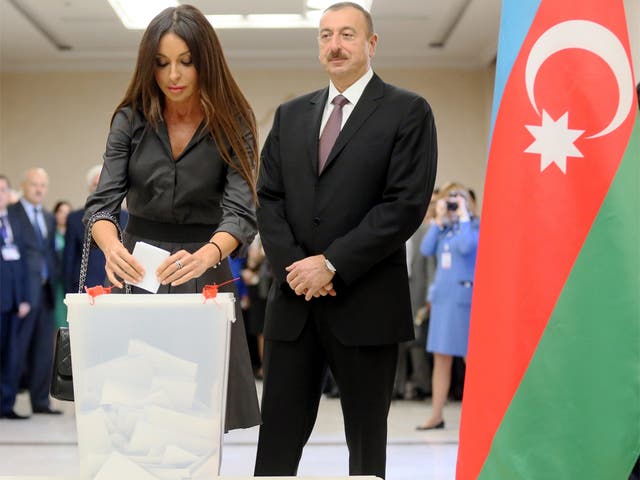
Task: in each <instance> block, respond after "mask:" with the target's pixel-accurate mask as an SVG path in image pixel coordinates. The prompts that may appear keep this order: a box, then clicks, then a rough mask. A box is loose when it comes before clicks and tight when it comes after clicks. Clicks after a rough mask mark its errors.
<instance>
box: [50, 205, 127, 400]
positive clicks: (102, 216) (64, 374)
mask: <svg viewBox="0 0 640 480" xmlns="http://www.w3.org/2000/svg"><path fill="white" fill-rule="evenodd" d="M98 220H109V221H110V222H111V223H113V224H114V225H115V226H116V228H117V229H118V238H119V239H120V241H121V242H122V229H121V228H120V224H119V223H118V221H117V219H116V218H115V217H114V216H113V215H111V214H110V213H107V212H98V213H95V214H93V215H92V216H91V218H89V221H88V222H87V227H86V229H85V232H84V243H83V245H82V260H81V262H80V283H79V287H78V293H83V291H84V284H85V282H86V280H87V269H88V267H89V250H90V249H91V229H92V228H93V224H94V223H96V222H97V221H98ZM125 293H131V287H130V286H129V284H125ZM49 392H50V393H51V396H52V397H53V398H55V399H57V400H62V401H66V402H72V401H73V398H74V397H73V374H72V370H71V336H70V335H69V329H68V328H67V327H60V328H58V332H57V334H56V344H55V347H54V355H53V370H52V373H51V388H50V390H49Z"/></svg>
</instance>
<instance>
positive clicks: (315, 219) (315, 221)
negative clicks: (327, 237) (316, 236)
mask: <svg viewBox="0 0 640 480" xmlns="http://www.w3.org/2000/svg"><path fill="white" fill-rule="evenodd" d="M313 225H314V226H316V227H317V226H318V225H320V218H318V217H314V218H313Z"/></svg>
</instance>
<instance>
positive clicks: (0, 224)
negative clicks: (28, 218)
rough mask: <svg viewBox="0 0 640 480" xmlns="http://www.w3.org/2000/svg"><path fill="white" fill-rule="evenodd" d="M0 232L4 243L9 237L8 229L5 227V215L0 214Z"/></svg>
mask: <svg viewBox="0 0 640 480" xmlns="http://www.w3.org/2000/svg"><path fill="white" fill-rule="evenodd" d="M0 234H2V238H4V241H5V243H6V242H7V240H8V237H9V229H8V228H7V216H6V215H1V216H0Z"/></svg>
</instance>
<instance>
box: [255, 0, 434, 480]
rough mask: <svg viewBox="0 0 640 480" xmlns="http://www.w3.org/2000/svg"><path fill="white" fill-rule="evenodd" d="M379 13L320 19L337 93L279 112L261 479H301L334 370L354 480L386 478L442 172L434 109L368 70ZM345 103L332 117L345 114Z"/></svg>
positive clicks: (341, 9)
mask: <svg viewBox="0 0 640 480" xmlns="http://www.w3.org/2000/svg"><path fill="white" fill-rule="evenodd" d="M377 39H378V37H377V35H376V34H375V33H374V32H373V24H372V21H371V16H370V15H369V13H368V12H367V11H365V10H364V9H362V8H361V7H360V6H358V5H357V4H353V3H350V2H342V3H339V4H335V5H332V6H331V7H329V8H328V9H327V10H325V12H324V13H323V16H322V18H321V20H320V31H319V39H318V43H319V58H320V62H321V63H322V64H323V65H324V67H325V69H326V71H327V72H328V74H329V78H330V80H331V81H330V84H329V87H328V88H324V89H322V90H319V91H316V92H314V93H311V94H308V95H305V96H302V97H300V98H297V99H294V100H292V101H290V102H288V103H285V104H283V105H281V106H280V107H279V108H278V110H277V112H276V114H275V118H274V123H273V127H272V129H271V132H270V134H269V137H268V139H267V141H266V143H265V146H264V148H263V150H262V166H261V172H260V179H259V200H260V206H259V209H258V225H259V229H260V236H261V238H262V241H263V244H264V248H265V251H266V254H267V257H268V259H269V261H270V262H271V265H272V267H273V275H274V282H273V284H272V287H271V290H270V292H269V297H268V300H267V302H268V303H267V312H266V320H265V329H264V337H265V342H266V343H265V378H264V387H263V396H262V419H263V424H262V426H261V427H260V435H259V440H258V452H257V458H256V467H255V472H256V475H259V476H268V475H295V473H296V471H297V468H298V463H299V461H300V457H301V454H302V449H303V447H304V445H305V444H306V442H307V439H308V438H309V435H310V434H311V431H312V430H313V425H314V422H315V419H316V415H317V410H318V403H319V400H320V397H321V392H322V382H323V379H324V376H325V374H326V371H327V366H329V367H330V368H331V371H332V373H333V375H334V377H335V380H336V382H337V384H338V387H339V389H340V394H341V396H340V402H341V405H342V411H343V415H344V425H345V433H346V439H347V446H348V448H349V473H350V474H351V475H377V476H379V477H384V474H385V466H386V440H387V416H388V412H389V405H390V402H391V396H392V389H393V380H394V374H395V369H396V361H397V354H398V343H399V342H403V341H407V340H410V339H412V338H413V322H412V315H411V304H410V300H409V286H408V279H407V263H406V253H405V241H406V240H407V239H408V238H409V237H410V236H411V234H412V233H413V232H414V231H415V230H416V228H417V227H418V225H420V223H421V221H422V219H423V217H424V214H425V212H426V209H427V205H428V203H429V199H430V197H431V191H432V190H433V184H434V179H435V173H436V156H437V154H436V131H435V126H434V121H433V116H432V113H431V109H430V107H429V105H428V104H427V102H426V101H425V100H424V99H423V98H421V97H419V96H418V95H416V94H414V93H411V92H408V91H406V90H402V89H399V88H396V87H394V86H392V85H389V84H386V83H384V82H383V81H382V80H381V79H380V78H379V77H378V76H377V75H376V74H374V73H373V71H372V70H371V67H370V60H371V57H373V55H374V52H375V47H376V42H377ZM334 105H335V106H334Z"/></svg>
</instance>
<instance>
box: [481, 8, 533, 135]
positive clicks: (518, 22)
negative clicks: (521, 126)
mask: <svg viewBox="0 0 640 480" xmlns="http://www.w3.org/2000/svg"><path fill="white" fill-rule="evenodd" d="M541 2H542V0H503V1H502V15H501V18H500V36H499V38H498V63H497V66H496V83H495V89H494V93H493V111H492V114H491V135H490V137H489V141H491V138H492V137H493V126H494V124H495V122H496V115H497V114H498V107H499V106H500V102H501V100H502V93H503V92H504V86H505V85H506V83H507V80H508V79H509V75H510V73H511V69H512V68H513V64H514V62H515V61H516V58H517V56H518V53H519V52H520V49H521V48H522V43H523V42H524V39H525V37H526V36H527V33H529V28H531V24H532V23H533V18H534V17H535V16H536V13H537V12H538V8H539V7H540V3H541ZM489 144H491V143H489Z"/></svg>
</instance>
